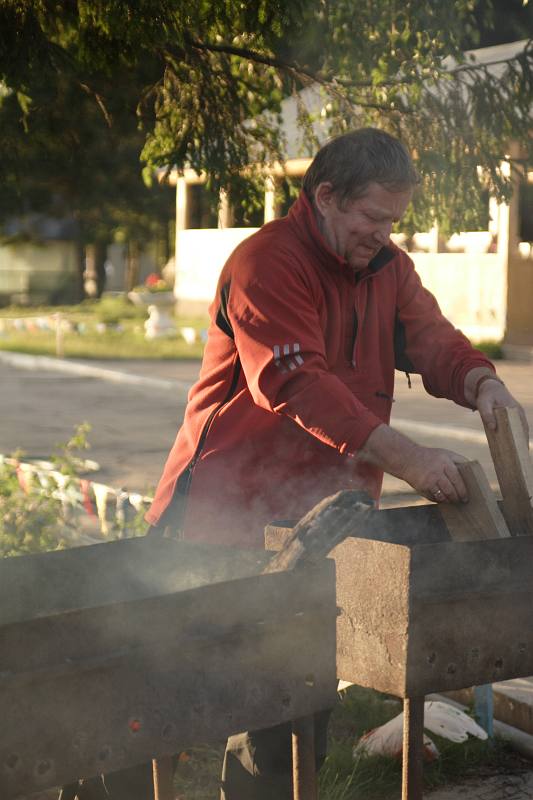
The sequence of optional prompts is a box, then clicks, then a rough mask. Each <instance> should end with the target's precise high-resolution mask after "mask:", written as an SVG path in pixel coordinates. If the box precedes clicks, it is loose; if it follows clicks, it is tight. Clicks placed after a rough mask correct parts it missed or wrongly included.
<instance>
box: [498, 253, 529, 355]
mask: <svg viewBox="0 0 533 800" xmlns="http://www.w3.org/2000/svg"><path fill="white" fill-rule="evenodd" d="M508 280H509V285H508V290H507V307H508V311H507V333H506V336H505V342H506V344H510V345H523V346H527V347H529V348H532V347H533V255H532V254H530V255H529V256H528V257H525V258H524V257H522V256H521V255H520V254H519V253H513V254H512V255H511V256H510V258H509V278H508Z"/></svg>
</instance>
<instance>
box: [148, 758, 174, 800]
mask: <svg viewBox="0 0 533 800" xmlns="http://www.w3.org/2000/svg"><path fill="white" fill-rule="evenodd" d="M152 771H153V776H154V800H174V794H175V793H174V766H173V764H172V756H161V757H160V758H154V759H152Z"/></svg>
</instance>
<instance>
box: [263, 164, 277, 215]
mask: <svg viewBox="0 0 533 800" xmlns="http://www.w3.org/2000/svg"><path fill="white" fill-rule="evenodd" d="M276 188H277V187H276V179H275V178H274V176H273V175H267V177H266V180H265V222H271V221H272V220H273V219H277V218H278V217H279V215H280V204H279V202H278V200H277V198H276Z"/></svg>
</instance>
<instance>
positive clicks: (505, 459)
mask: <svg viewBox="0 0 533 800" xmlns="http://www.w3.org/2000/svg"><path fill="white" fill-rule="evenodd" d="M495 416H496V423H497V429H496V430H495V431H491V430H489V429H488V428H487V427H485V433H486V434H487V439H488V442H489V447H490V452H491V455H492V460H493V461H494V466H495V468H496V475H497V476H498V482H499V484H500V491H501V493H502V497H503V514H504V517H505V519H506V521H507V525H508V526H509V530H510V531H511V533H512V534H513V536H527V535H529V536H531V535H533V506H532V502H531V500H532V495H533V467H532V465H531V458H530V455H529V442H528V441H527V439H526V435H525V432H524V428H523V426H522V422H521V419H520V414H519V412H518V409H516V408H497V409H496V410H495Z"/></svg>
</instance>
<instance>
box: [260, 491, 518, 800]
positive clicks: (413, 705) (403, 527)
mask: <svg viewBox="0 0 533 800" xmlns="http://www.w3.org/2000/svg"><path fill="white" fill-rule="evenodd" d="M290 531H291V528H290V527H289V526H288V524H286V525H281V524H280V525H273V526H269V527H268V528H267V530H266V537H265V540H266V547H267V549H272V550H276V549H278V548H279V547H281V546H282V545H283V543H284V542H285V540H286V538H287V536H288V535H289V533H290ZM355 537H357V538H355ZM331 557H332V558H333V559H334V560H335V563H336V569H337V605H338V606H339V616H338V618H337V675H338V677H339V678H341V679H343V680H345V681H349V682H351V683H356V684H359V685H361V686H367V687H370V688H372V689H376V690H379V691H382V692H387V693H390V694H394V695H396V696H398V697H402V698H404V699H405V704H404V710H405V711H406V718H408V717H409V715H411V719H410V722H409V724H408V725H405V726H404V731H408V732H409V736H410V737H411V738H410V740H409V741H408V742H407V743H406V742H404V753H407V755H408V760H409V763H408V764H407V765H406V763H404V791H403V797H404V798H409V800H418V798H420V797H421V796H422V783H421V772H420V764H421V748H422V726H423V698H424V695H427V694H430V693H433V692H445V691H449V690H453V689H463V688H466V687H470V686H475V685H481V684H486V683H490V682H492V681H500V680H506V679H510V678H518V677H524V676H528V675H532V674H533V537H530V536H522V537H517V536H514V537H511V538H506V539H489V540H481V541H464V542H457V541H451V540H450V535H449V533H448V530H447V528H446V526H445V524H444V522H443V520H442V518H441V515H440V512H439V509H438V507H437V506H429V505H428V506H413V507H408V508H398V509H391V510H387V511H376V512H374V513H373V514H371V515H370V516H369V517H368V519H367V521H366V522H365V523H363V525H362V526H361V527H360V528H358V530H357V531H356V532H354V538H347V539H345V540H344V541H343V542H342V543H341V544H339V545H338V546H337V547H336V548H335V549H334V550H333V552H332V553H331ZM413 717H416V719H415V720H414V721H413ZM408 772H409V773H410V774H411V773H412V774H413V775H414V777H413V778H412V779H409V780H408V777H409V776H408V775H407V773H408Z"/></svg>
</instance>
